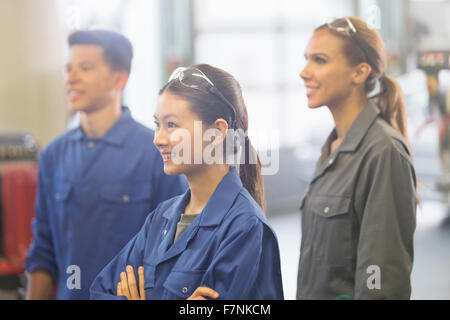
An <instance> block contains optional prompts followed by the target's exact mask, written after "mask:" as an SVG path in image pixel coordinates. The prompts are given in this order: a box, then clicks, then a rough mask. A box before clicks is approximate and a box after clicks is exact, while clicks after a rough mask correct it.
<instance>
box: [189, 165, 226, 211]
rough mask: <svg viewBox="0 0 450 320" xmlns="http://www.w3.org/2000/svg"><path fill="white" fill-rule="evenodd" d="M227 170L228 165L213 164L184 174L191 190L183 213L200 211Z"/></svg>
mask: <svg viewBox="0 0 450 320" xmlns="http://www.w3.org/2000/svg"><path fill="white" fill-rule="evenodd" d="M229 171H230V167H229V166H227V165H219V164H215V165H205V166H203V167H202V169H201V170H199V171H196V172H193V173H191V174H186V180H187V182H188V184H189V189H190V190H191V199H190V200H189V203H188V204H187V206H186V209H185V214H197V213H200V212H202V210H203V208H204V207H205V206H206V204H207V202H208V200H209V198H211V196H212V194H213V193H214V191H215V190H216V188H217V186H218V185H219V183H220V182H221V181H222V179H223V177H224V176H225V175H226V174H227V173H228V172H229Z"/></svg>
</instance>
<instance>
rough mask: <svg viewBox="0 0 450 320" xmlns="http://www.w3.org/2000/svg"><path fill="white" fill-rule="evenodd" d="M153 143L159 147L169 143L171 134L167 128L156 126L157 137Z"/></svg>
mask: <svg viewBox="0 0 450 320" xmlns="http://www.w3.org/2000/svg"><path fill="white" fill-rule="evenodd" d="M153 144H154V145H155V146H156V147H157V148H158V149H159V148H161V147H164V146H167V145H168V144H169V136H168V133H167V131H166V130H164V129H161V128H156V130H155V137H154V138H153Z"/></svg>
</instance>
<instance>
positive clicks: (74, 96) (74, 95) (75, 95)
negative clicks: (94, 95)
mask: <svg viewBox="0 0 450 320" xmlns="http://www.w3.org/2000/svg"><path fill="white" fill-rule="evenodd" d="M83 94H84V91H81V90H75V89H69V90H67V97H68V98H69V100H70V101H71V102H75V101H76V100H78V99H79V98H80V97H81V96H82V95H83Z"/></svg>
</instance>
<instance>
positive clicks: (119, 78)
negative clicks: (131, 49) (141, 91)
mask: <svg viewBox="0 0 450 320" xmlns="http://www.w3.org/2000/svg"><path fill="white" fill-rule="evenodd" d="M129 76H130V75H129V73H128V72H126V71H118V72H115V81H114V89H116V90H118V91H123V89H125V86H126V85H127V82H128V78H129Z"/></svg>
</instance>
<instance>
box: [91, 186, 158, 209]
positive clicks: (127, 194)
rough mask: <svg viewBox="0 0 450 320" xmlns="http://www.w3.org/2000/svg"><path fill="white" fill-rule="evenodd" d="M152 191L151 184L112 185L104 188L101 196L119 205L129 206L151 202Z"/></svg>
mask: <svg viewBox="0 0 450 320" xmlns="http://www.w3.org/2000/svg"><path fill="white" fill-rule="evenodd" d="M151 191H152V190H151V184H150V183H149V182H137V183H131V182H127V183H111V184H106V185H104V186H103V187H102V189H101V191H100V196H101V197H102V198H103V199H104V200H107V201H111V202H114V203H117V204H128V203H136V202H139V201H146V200H149V199H150V196H151Z"/></svg>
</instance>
